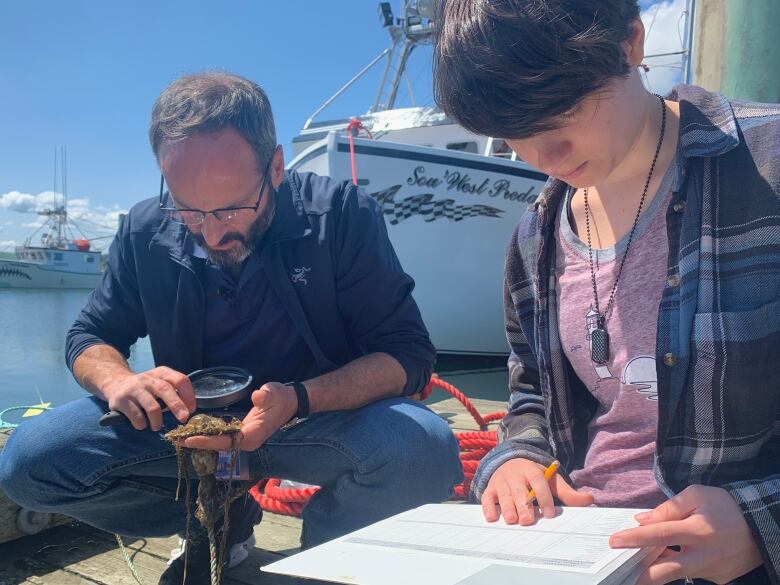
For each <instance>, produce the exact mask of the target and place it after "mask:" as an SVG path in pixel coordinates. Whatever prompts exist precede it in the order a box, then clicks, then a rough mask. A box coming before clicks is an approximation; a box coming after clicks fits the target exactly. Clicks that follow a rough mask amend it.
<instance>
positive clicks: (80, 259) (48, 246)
mask: <svg viewBox="0 0 780 585" xmlns="http://www.w3.org/2000/svg"><path fill="white" fill-rule="evenodd" d="M61 152H62V155H61V159H60V160H61V164H62V172H61V176H60V178H61V187H62V189H61V197H60V198H59V200H58V199H57V172H58V167H57V151H56V150H55V155H54V190H53V197H54V199H53V200H52V205H51V206H50V207H48V208H46V209H42V210H39V211H38V212H37V213H38V215H40V216H43V217H45V218H46V219H45V221H44V222H43V223H42V224H41V225H40V226H38V228H37V229H36V230H35V231H34V232H33V233H32V234H30V235H29V236H28V237H27V239H26V240H25V241H24V243H23V244H22V245H21V246H16V248H15V250H14V253H15V259H8V258H0V288H55V289H71V288H84V289H90V288H95V287H96V286H97V284H98V282H100V278H101V275H102V265H101V261H100V251H98V250H94V249H93V248H92V242H91V240H90V239H89V238H88V237H87V236H86V235H85V234H84V231H83V229H82V227H81V226H79V225H77V224H76V223H75V222H74V221H73V220H72V219H70V218H69V217H68V196H67V175H66V172H67V171H66V165H67V161H66V156H67V153H66V150H65V147H62V151H61ZM38 234H40V236H39V239H38V241H37V242H38V243H37V244H36V243H34V238H35V237H36V236H38ZM105 238H113V235H111V236H101V237H97V238H92V239H105Z"/></svg>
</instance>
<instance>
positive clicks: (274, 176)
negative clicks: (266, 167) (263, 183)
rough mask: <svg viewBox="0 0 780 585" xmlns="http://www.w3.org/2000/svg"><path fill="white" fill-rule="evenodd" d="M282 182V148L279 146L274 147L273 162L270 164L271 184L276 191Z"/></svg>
mask: <svg viewBox="0 0 780 585" xmlns="http://www.w3.org/2000/svg"><path fill="white" fill-rule="evenodd" d="M283 180H284V151H283V150H282V146H281V145H279V146H277V147H276V152H274V158H273V162H271V183H272V184H273V186H274V189H278V188H279V185H281V183H282V181H283Z"/></svg>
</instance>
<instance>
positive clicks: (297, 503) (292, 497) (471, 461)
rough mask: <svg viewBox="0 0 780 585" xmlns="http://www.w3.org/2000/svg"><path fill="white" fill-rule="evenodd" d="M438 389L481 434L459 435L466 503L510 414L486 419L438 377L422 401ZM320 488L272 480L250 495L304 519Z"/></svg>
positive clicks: (461, 495) (458, 491)
mask: <svg viewBox="0 0 780 585" xmlns="http://www.w3.org/2000/svg"><path fill="white" fill-rule="evenodd" d="M434 388H439V389H440V390H443V391H444V392H447V393H448V394H450V395H452V396H453V397H454V398H455V399H456V400H458V402H460V403H461V404H462V405H463V406H464V407H465V408H466V410H467V411H468V412H469V414H471V416H472V417H473V418H474V421H475V422H476V423H477V426H479V429H480V430H479V431H466V432H461V433H455V438H456V439H457V440H458V445H459V447H460V462H461V465H462V466H463V475H464V480H463V482H462V483H460V484H458V485H457V486H455V490H454V492H453V499H455V500H466V499H468V495H469V490H470V489H471V482H472V481H473V479H474V473H475V472H476V471H477V467H478V466H479V462H480V460H481V459H482V458H483V457H484V456H485V455H487V453H488V451H490V450H491V449H492V448H493V447H495V446H496V445H497V444H498V433H496V431H489V430H488V425H489V424H490V423H493V422H495V421H498V420H501V419H502V418H503V417H504V415H505V414H506V413H505V412H493V413H491V414H487V415H485V416H482V415H481V414H480V413H479V411H477V409H476V407H475V406H474V405H473V404H472V403H471V401H470V400H469V399H468V397H467V396H466V395H465V394H464V393H463V392H461V391H460V390H458V389H457V388H456V387H455V386H453V385H452V384H450V383H449V382H445V381H444V380H442V379H441V378H439V377H438V376H436V375H435V374H434V375H433V376H432V377H431V380H430V382H428V384H427V385H426V386H425V388H424V389H423V391H422V392H421V393H420V395H419V397H418V398H419V399H420V400H425V399H426V398H428V396H430V395H431V392H433V389H434ZM319 489H320V488H318V487H315V486H311V487H307V488H297V489H294V488H283V487H281V480H279V479H273V478H271V479H264V480H262V481H260V482H259V483H258V484H257V485H255V486H254V487H253V488H252V489H251V490H249V493H250V494H251V495H252V497H253V498H254V499H255V501H257V503H258V504H260V507H261V508H263V510H266V511H268V512H273V513H274V514H281V515H283V516H300V515H301V512H302V511H303V508H304V506H306V503H307V502H308V501H309V499H310V498H311V497H312V496H313V495H314V494H315V493H317V491H318V490H319Z"/></svg>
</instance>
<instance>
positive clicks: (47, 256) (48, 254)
mask: <svg viewBox="0 0 780 585" xmlns="http://www.w3.org/2000/svg"><path fill="white" fill-rule="evenodd" d="M46 259H47V260H51V252H46Z"/></svg>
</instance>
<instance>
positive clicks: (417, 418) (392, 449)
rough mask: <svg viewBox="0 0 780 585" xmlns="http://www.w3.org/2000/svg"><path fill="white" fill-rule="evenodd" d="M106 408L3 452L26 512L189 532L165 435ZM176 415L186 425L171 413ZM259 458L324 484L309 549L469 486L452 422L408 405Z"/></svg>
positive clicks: (80, 414) (87, 411) (274, 447)
mask: <svg viewBox="0 0 780 585" xmlns="http://www.w3.org/2000/svg"><path fill="white" fill-rule="evenodd" d="M105 410H106V403H105V402H102V401H100V400H97V399H95V398H93V397H86V398H82V399H80V400H76V401H74V402H70V403H68V404H65V405H63V406H61V407H59V408H56V409H54V410H51V411H48V412H45V413H43V414H41V415H39V416H36V417H35V418H33V419H30V420H29V421H28V422H25V423H24V424H22V425H21V426H19V427H18V428H17V429H16V430H15V431H14V432H13V433H12V434H11V436H10V438H9V440H8V443H7V444H6V446H5V449H4V451H3V452H2V454H0V489H2V490H3V491H4V492H5V493H6V494H7V495H8V496H9V497H10V498H11V499H12V500H14V501H15V502H17V503H18V504H19V505H21V506H24V507H26V508H29V509H32V510H37V511H48V512H58V513H61V514H66V515H68V516H71V517H73V518H76V519H78V520H81V521H83V522H85V523H87V524H91V525H92V526H96V527H98V528H101V529H103V530H108V531H110V532H115V533H118V534H122V535H124V536H129V537H145V536H146V537H153V536H168V535H171V534H174V533H179V534H181V533H183V532H184V524H185V510H184V502H183V499H184V498H183V497H182V498H180V501H179V502H176V501H175V494H176V485H177V463H176V456H175V453H174V451H173V449H172V448H171V446H170V445H169V444H168V443H167V442H166V441H165V440H164V439H162V438H161V436H160V433H155V432H153V431H150V430H145V431H136V430H134V429H133V428H132V427H131V426H130V425H121V426H114V427H101V426H99V425H98V422H97V421H98V418H99V417H100V416H101V414H103V413H104V412H105ZM164 420H165V423H166V425H167V427H168V428H173V426H174V425H175V424H176V423H175V419H174V418H173V417H172V415H170V414H169V413H166V415H165V419H164ZM249 460H250V471H251V473H252V474H253V476H256V475H259V476H261V477H277V478H284V479H290V480H295V481H300V482H303V483H309V484H315V485H319V486H321V487H322V489H321V490H320V491H319V492H318V493H317V494H316V495H315V496H314V497H312V499H311V500H310V502H309V504H308V505H307V506H306V508H305V509H304V512H303V534H302V537H301V540H302V544H303V545H304V546H307V547H308V546H315V545H317V544H320V543H322V542H325V541H327V540H330V539H332V538H336V537H337V536H341V535H342V534H345V533H347V532H350V531H352V530H356V529H358V528H360V527H362V526H365V525H367V524H370V523H372V522H375V521H377V520H380V519H382V518H386V517H388V516H390V515H392V514H396V513H398V512H401V511H403V510H408V509H410V508H413V507H415V506H419V505H422V504H425V503H430V502H440V501H442V500H445V499H447V498H448V497H449V496H450V495H451V493H452V488H453V486H454V485H456V484H457V483H459V482H460V481H462V479H463V473H462V469H461V465H460V461H459V459H458V445H457V441H456V440H455V437H454V436H453V434H452V433H451V432H450V430H449V428H448V426H447V423H445V422H444V421H443V420H441V419H440V418H439V417H438V416H436V415H435V414H433V413H432V412H431V411H429V410H428V409H427V408H425V407H424V406H423V405H421V404H419V403H416V402H413V401H411V400H408V399H405V398H393V399H388V400H380V401H378V402H375V403H373V404H369V405H367V406H365V407H363V408H360V409H357V410H348V411H334V412H325V413H318V414H314V415H312V416H311V417H309V418H308V419H307V420H305V421H302V422H301V423H299V424H298V425H296V426H294V427H292V428H290V429H288V430H285V431H278V432H277V433H275V434H274V435H273V436H272V437H271V438H270V439H269V440H268V441H267V442H266V443H265V444H264V445H263V446H262V447H260V448H259V449H258V450H256V451H253V452H251V453H249ZM192 477H194V475H193V476H192ZM182 490H183V488H182ZM193 494H194V490H193Z"/></svg>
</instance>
